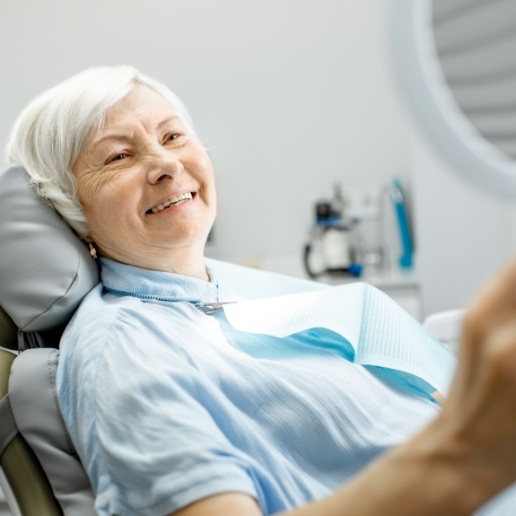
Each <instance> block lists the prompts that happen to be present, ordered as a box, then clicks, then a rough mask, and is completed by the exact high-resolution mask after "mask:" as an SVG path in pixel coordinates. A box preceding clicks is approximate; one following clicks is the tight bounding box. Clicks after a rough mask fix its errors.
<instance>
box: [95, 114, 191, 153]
mask: <svg viewBox="0 0 516 516" xmlns="http://www.w3.org/2000/svg"><path fill="white" fill-rule="evenodd" d="M178 120H179V121H182V118H181V117H180V116H179V115H172V116H168V117H166V118H164V119H163V120H161V121H160V122H158V124H157V125H156V129H158V130H162V129H163V127H165V126H167V125H168V124H170V123H171V122H176V121H178ZM133 140H134V135H128V134H126V133H122V132H120V131H119V130H118V129H117V130H115V131H113V132H111V133H110V132H108V133H106V134H103V135H102V136H99V137H98V138H95V139H94V140H93V141H92V142H91V146H92V147H98V146H99V145H101V144H103V143H109V142H114V143H131V142H132V141H133Z"/></svg>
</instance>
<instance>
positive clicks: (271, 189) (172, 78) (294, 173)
mask: <svg viewBox="0 0 516 516" xmlns="http://www.w3.org/2000/svg"><path fill="white" fill-rule="evenodd" d="M381 4H382V0H360V1H357V0H317V1H310V2H309V1H306V0H217V1H213V0H211V1H210V0H205V1H202V0H146V1H144V0H123V1H122V0H108V1H106V0H88V1H87V2H74V1H69V0H61V1H59V0H45V1H40V0H4V1H2V2H0V47H1V48H2V52H1V62H0V70H1V72H2V81H1V96H0V142H2V144H3V142H4V141H5V138H6V136H7V132H8V128H9V126H10V124H11V123H12V121H13V119H14V117H15V115H16V113H17V112H18V111H19V110H20V109H21V108H22V107H23V106H24V105H25V103H26V102H27V101H28V100H29V99H30V98H31V97H32V96H33V95H35V94H37V93H38V92H40V91H41V90H43V89H45V88H47V87H49V86H51V85H53V84H54V83H56V82H58V81H60V80H61V79H64V78H65V77H67V76H69V75H71V74H73V73H75V72H77V71H79V70H81V69H83V68H85V67H86V66H90V65H98V64H116V63H129V64H133V65H135V66H136V67H138V68H140V69H141V70H142V71H143V72H146V73H148V74H150V75H153V76H155V77H157V78H158V79H161V80H163V81H165V82H166V83H167V84H169V85H170V86H171V87H172V89H173V90H175V91H176V93H178V95H179V96H180V97H181V98H182V99H183V100H184V101H185V103H186V104H187V106H189V108H190V110H191V112H192V115H193V118H194V121H195V122H196V124H197V127H198V130H199V132H200V133H201V135H202V136H203V138H204V140H205V142H206V144H207V145H208V146H209V147H210V148H211V151H212V155H213V160H214V163H215V167H216V171H217V175H218V185H219V198H220V209H219V220H218V222H217V225H216V230H215V241H214V244H213V245H212V246H211V247H210V249H209V253H210V254H211V255H212V256H217V257H221V258H230V259H240V258H243V257H244V258H245V257H258V256H260V255H270V254H297V253H300V252H301V246H302V243H303V242H304V240H305V238H306V235H307V231H308V227H309V225H310V223H311V216H312V202H313V201H314V200H315V198H316V197H318V196H321V195H326V196H327V195H329V194H330V193H331V189H332V184H333V182H334V181H336V180H339V181H342V183H343V186H344V187H346V185H352V186H362V185H370V184H377V183H382V182H385V181H388V180H389V179H390V178H391V177H392V175H398V176H401V177H402V179H406V181H408V180H409V171H408V144H407V137H406V129H405V124H404V120H403V118H402V116H401V114H400V111H399V106H398V100H397V97H396V96H395V94H394V93H393V86H392V84H391V79H390V77H389V73H388V69H387V67H386V64H385V60H384V54H383V50H384V49H383V41H382V33H381V12H380V11H381Z"/></svg>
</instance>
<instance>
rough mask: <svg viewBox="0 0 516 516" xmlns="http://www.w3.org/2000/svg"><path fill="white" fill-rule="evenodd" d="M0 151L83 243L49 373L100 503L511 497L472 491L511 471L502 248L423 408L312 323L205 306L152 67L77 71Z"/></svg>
mask: <svg viewBox="0 0 516 516" xmlns="http://www.w3.org/2000/svg"><path fill="white" fill-rule="evenodd" d="M8 153H9V158H10V161H11V162H13V163H18V164H21V165H23V166H24V167H25V169H26V170H27V171H28V173H29V174H30V175H31V176H32V180H33V183H34V185H35V186H36V188H37V191H38V193H39V194H40V195H41V197H42V198H44V199H46V200H47V201H48V202H50V203H51V204H52V206H53V207H54V208H55V209H56V210H57V211H58V212H59V213H60V214H61V216H62V217H63V218H64V219H65V220H66V221H67V222H68V224H69V225H70V226H71V227H72V228H73V229H74V230H75V232H76V233H77V234H78V235H79V236H80V237H81V238H82V239H83V240H84V241H85V242H86V243H87V245H88V246H89V247H90V252H91V254H92V257H93V258H97V257H99V262H100V266H101V284H100V285H99V286H98V287H97V288H96V289H94V290H93V291H92V292H91V293H90V294H89V295H88V296H87V297H86V299H85V300H84V301H83V303H82V305H81V307H80V309H79V310H78V312H77V314H76V315H75V317H74V319H73V320H72V322H71V323H70V325H69V326H68V328H67V330H66V332H65V334H64V336H63V339H62V342H61V358H60V364H59V371H58V385H57V394H58V397H59V403H60V406H61V409H62V413H63V417H64V420H65V422H66V425H67V427H68V429H69V432H70V434H71V436H72V439H73V442H74V444H75V447H76V448H77V450H78V453H79V455H80V458H81V460H82V462H83V464H84V466H85V468H86V470H87V472H88V475H89V477H90V479H91V482H92V485H93V488H94V491H95V494H96V508H97V511H98V513H99V514H105V515H108V514H109V515H111V514H117V515H125V514H137V515H146V514H147V515H165V514H176V515H182V516H197V515H206V516H209V515H232V514H235V515H237V514H238V515H249V516H251V515H259V514H278V513H282V514H283V513H284V514H292V515H293V516H294V515H299V516H301V515H312V514H313V515H318V516H324V515H337V514H353V515H362V514H363V515H371V514H384V515H389V514H393V515H394V514H396V515H403V514H407V515H413V514H418V515H424V514H429V515H430V514H431V515H433V514H471V512H473V511H475V510H477V509H478V508H480V507H484V508H483V509H482V510H485V511H486V513H489V514H506V513H507V514H508V513H511V514H513V513H514V512H515V511H516V495H515V493H514V492H513V491H514V490H513V489H509V490H507V491H506V492H505V493H503V494H502V495H501V496H498V497H497V498H495V500H494V502H491V503H489V504H488V505H487V506H486V505H485V504H486V503H487V502H488V501H489V500H490V499H491V498H493V497H495V496H496V495H497V494H498V493H500V492H501V491H502V490H504V489H505V488H507V487H508V486H510V484H511V483H513V482H514V481H515V480H516V317H515V316H516V294H515V293H516V266H515V265H511V266H509V267H508V268H507V269H506V270H505V271H503V273H502V274H501V276H500V277H499V278H498V279H497V280H495V281H494V282H493V284H492V285H491V286H490V287H489V288H488V289H487V290H486V292H485V293H484V295H483V296H482V297H480V298H479V300H478V301H477V302H476V303H475V304H474V306H473V307H472V309H471V311H470V315H469V316H468V317H467V319H466V326H465V332H464V338H463V343H462V350H461V353H462V356H461V361H460V363H459V367H458V371H457V375H456V378H455V380H454V384H453V386H452V389H451V392H450V395H449V399H448V400H447V402H446V403H445V405H444V407H443V408H442V409H441V408H440V407H439V406H438V405H437V404H436V403H433V402H432V401H431V400H430V399H429V398H428V397H425V396H423V395H422V394H420V393H417V392H416V391H414V390H411V389H410V388H408V386H405V385H404V384H403V382H397V383H396V382H388V381H386V380H385V379H382V378H381V377H380V376H376V375H375V374H374V373H373V372H371V371H369V370H367V369H366V368H364V367H362V366H360V365H357V364H354V363H352V362H351V361H349V360H346V359H345V358H343V357H342V356H340V355H338V354H336V353H334V351H333V346H332V345H331V344H332V342H328V346H325V344H324V343H323V344H321V342H320V340H321V338H322V337H321V336H322V334H318V333H317V332H316V331H311V332H306V333H305V334H304V335H301V336H299V335H297V336H292V337H290V338H285V339H276V340H274V339H273V338H272V337H264V336H262V337H257V336H252V335H251V334H247V333H245V332H239V331H238V330H236V329H234V328H232V329H230V328H229V325H228V323H227V321H226V320H225V318H224V316H223V315H221V314H220V313H219V314H215V315H213V316H212V315H209V314H208V313H206V310H204V309H203V306H205V305H208V304H212V303H214V302H220V301H225V299H224V298H223V294H222V292H223V287H224V285H220V284H219V283H218V282H217V281H216V279H215V278H213V277H212V275H211V274H210V272H209V271H207V269H206V266H205V262H204V255H203V251H204V245H205V241H206V239H207V235H208V233H209V231H210V228H211V227H212V224H213V221H214V218H215V213H216V194H215V185H214V175H213V169H212V164H211V161H210V158H209V156H208V154H207V152H206V150H205V148H204V147H203V145H202V143H201V142H200V141H199V138H198V137H197V136H196V134H195V132H194V129H193V127H192V123H191V121H190V119H189V117H188V114H187V112H186V110H185V108H184V107H183V105H182V104H181V102H180V101H179V100H178V99H177V98H176V96H175V95H174V94H173V93H172V92H171V91H170V90H168V89H167V88H166V87H164V86H163V85H162V84H160V83H158V82H156V81H154V80H151V79H149V78H147V77H145V76H143V75H141V74H140V73H138V72H137V71H136V70H134V69H132V68H130V67H114V68H108V67H106V68H96V69H90V70H86V71H85V72H83V73H81V74H79V75H77V76H75V77H73V78H71V79H69V80H68V81H65V82H64V83H62V84H60V85H58V86H57V87H55V88H53V89H52V90H50V91H48V92H46V93H44V94H43V95H42V96H40V97H39V98H37V99H36V100H35V101H33V102H32V103H31V104H30V105H29V106H28V107H27V108H26V110H25V111H24V112H23V113H22V114H21V115H20V117H19V118H18V121H17V123H16V125H15V127H14V129H13V132H12V136H11V140H10V142H9V145H8ZM326 337H327V338H329V339H331V338H332V337H331V336H330V335H328V334H327V335H326ZM275 346H276V348H280V349H281V350H282V353H280V354H279V355H277V354H275V353H273V352H270V353H269V351H268V350H270V349H272V348H274V347H275ZM268 353H269V354H268ZM504 511H506V512H504Z"/></svg>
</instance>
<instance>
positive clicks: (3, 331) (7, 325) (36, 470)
mask: <svg viewBox="0 0 516 516" xmlns="http://www.w3.org/2000/svg"><path fill="white" fill-rule="evenodd" d="M0 346H1V347H4V348H8V349H13V348H16V346H17V331H16V326H15V325H14V323H13V322H12V321H11V320H10V318H9V317H8V316H7V314H5V312H4V311H3V310H2V309H1V308H0ZM15 358H16V354H14V353H13V352H11V351H7V350H5V349H0V399H3V398H4V397H5V396H6V395H7V393H8V381H9V375H10V370H11V366H12V364H13V362H14V360H15ZM0 467H1V468H2V472H3V477H5V479H6V480H7V482H8V484H9V490H8V491H6V496H7V498H8V501H9V502H10V503H11V504H12V503H13V502H14V503H15V504H16V505H15V507H16V510H17V511H18V512H19V513H20V514H21V515H22V516H59V515H62V514H63V513H62V511H61V508H60V506H59V504H58V502H57V501H56V499H55V497H54V495H53V491H52V488H51V487H50V484H49V482H48V480H47V477H46V474H45V472H44V471H43V469H42V468H41V465H40V463H39V461H38V459H37V457H36V456H35V454H34V452H33V451H32V449H31V448H30V446H29V445H28V444H27V442H26V441H25V439H24V438H23V437H22V436H21V435H20V434H18V435H17V436H16V437H15V438H14V439H13V440H12V441H11V442H10V444H9V445H8V446H7V447H6V449H5V451H4V453H3V454H2V456H1V457H0ZM4 487H5V486H4Z"/></svg>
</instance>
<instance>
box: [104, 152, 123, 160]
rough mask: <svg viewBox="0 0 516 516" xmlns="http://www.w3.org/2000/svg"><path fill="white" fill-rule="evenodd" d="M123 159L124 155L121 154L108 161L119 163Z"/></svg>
mask: <svg viewBox="0 0 516 516" xmlns="http://www.w3.org/2000/svg"><path fill="white" fill-rule="evenodd" d="M124 158H125V154H124V153H122V152H121V153H120V154H116V155H115V156H113V157H112V158H111V159H109V160H108V161H120V160H121V159H124Z"/></svg>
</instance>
